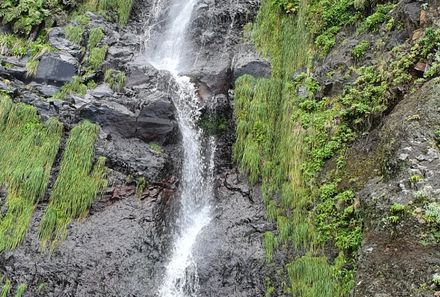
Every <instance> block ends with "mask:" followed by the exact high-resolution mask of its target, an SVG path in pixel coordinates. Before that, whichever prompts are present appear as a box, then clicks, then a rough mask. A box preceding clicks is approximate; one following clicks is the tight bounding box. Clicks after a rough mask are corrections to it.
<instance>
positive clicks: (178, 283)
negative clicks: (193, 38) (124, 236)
mask: <svg viewBox="0 0 440 297" xmlns="http://www.w3.org/2000/svg"><path fill="white" fill-rule="evenodd" d="M197 1H198V0H186V1H182V0H173V3H172V6H171V8H170V10H169V12H168V16H167V18H166V20H165V32H162V33H161V36H162V38H160V39H156V42H155V44H146V50H145V56H146V58H147V59H148V61H149V62H150V63H151V64H152V65H153V66H154V67H156V68H157V69H160V70H168V71H169V72H170V73H171V74H172V75H173V78H174V84H175V88H176V89H177V91H176V93H177V96H174V98H173V101H174V105H175V107H176V110H177V118H178V123H179V128H180V131H181V134H182V144H183V150H184V159H183V168H182V177H181V186H180V196H181V197H180V202H181V207H180V213H179V215H178V218H177V221H176V226H177V228H176V229H177V230H176V233H175V236H174V242H173V249H172V252H171V255H170V259H169V262H168V265H167V266H166V271H165V275H164V276H163V281H162V284H161V287H160V288H159V292H158V293H159V296H161V297H189V296H190V297H194V296H197V289H198V285H199V284H198V277H197V266H196V263H195V261H194V259H193V256H192V253H193V247H194V245H195V243H196V240H197V236H198V235H199V233H200V231H201V230H202V229H203V228H204V227H205V226H206V225H208V224H209V222H210V220H211V216H210V200H211V199H212V197H213V171H214V161H213V160H214V153H215V149H214V140H213V139H210V141H209V143H208V145H204V141H203V136H202V131H201V130H200V128H199V127H198V126H197V122H198V119H199V116H200V108H199V106H198V96H197V94H196V89H195V87H194V85H193V84H192V83H191V81H190V79H189V78H188V77H185V76H179V71H180V70H182V69H180V67H181V63H182V61H181V60H182V52H184V51H185V50H188V49H185V35H186V32H187V29H188V25H189V23H190V20H191V16H192V13H193V10H194V7H195V5H196V4H197ZM167 4H168V3H161V1H156V5H159V6H160V5H167ZM162 8H163V7H162ZM155 9H156V11H157V10H158V9H159V10H160V9H161V7H156V8H155ZM155 21H159V20H155ZM150 34H151V32H148V35H150ZM147 42H148V41H147Z"/></svg>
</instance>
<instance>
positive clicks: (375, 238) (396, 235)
mask: <svg viewBox="0 0 440 297" xmlns="http://www.w3.org/2000/svg"><path fill="white" fill-rule="evenodd" d="M439 92H440V82H439V80H438V79H435V80H433V81H430V82H428V83H427V84H426V85H425V86H424V87H423V88H422V89H421V90H419V91H418V92H416V93H415V94H413V95H409V96H407V97H406V98H404V99H403V100H402V101H401V102H400V103H399V104H398V105H397V106H396V108H395V109H394V111H393V112H392V113H391V114H390V115H389V116H388V117H387V118H386V120H385V122H384V124H383V125H382V127H381V128H379V129H378V131H376V132H373V133H372V135H371V136H370V140H369V142H372V143H374V142H375V141H378V142H379V145H378V146H377V147H376V148H375V149H374V152H372V153H370V154H371V155H374V154H379V155H380V154H385V155H384V157H383V158H384V159H383V162H382V163H383V168H382V169H381V171H380V172H381V173H378V175H379V174H383V175H385V178H383V177H382V178H379V177H378V176H372V177H371V178H370V179H369V180H368V182H367V183H366V185H365V186H364V187H363V189H362V190H360V191H359V196H360V198H361V201H362V208H363V211H364V212H365V213H366V214H367V216H366V219H365V235H364V242H363V245H362V248H361V251H360V258H359V262H358V269H357V281H356V283H357V285H356V288H355V294H354V296H355V297H367V296H368V297H370V296H381V295H380V294H382V295H384V296H385V295H387V296H432V295H433V292H432V291H431V290H430V289H429V288H427V289H426V290H422V289H421V288H423V286H424V284H429V283H430V282H431V278H432V277H431V276H432V274H433V273H435V272H437V271H438V269H440V256H439V255H440V248H439V246H438V245H437V244H433V243H428V244H423V239H424V238H426V237H428V238H429V233H430V232H431V228H430V227H429V226H427V225H426V223H425V222H424V221H423V219H422V218H421V212H423V209H424V207H425V204H426V203H429V201H436V202H440V191H439V190H438V189H439V188H440V182H439V181H440V170H439V168H440V152H439V148H438V145H437V144H435V143H436V136H435V131H436V129H437V128H438V127H440V114H439V112H438V106H439V105H440V99H439V97H438V94H439ZM414 115H417V119H416V120H412V119H413V118H415V117H414ZM375 138H376V139H375ZM371 158H374V157H371ZM414 176H416V177H417V178H415V177H414ZM421 195H423V197H425V198H424V199H422V200H421V201H420V199H419V198H420V196H421ZM418 197H419V198H418ZM425 200H426V201H425ZM394 203H398V204H402V205H405V206H406V207H408V208H409V209H408V213H407V214H401V215H400V217H401V218H400V221H398V222H397V223H396V224H394V225H393V224H390V223H389V222H388V221H387V218H388V217H389V216H391V215H392V214H390V211H389V209H390V207H391V205H393V204H394Z"/></svg>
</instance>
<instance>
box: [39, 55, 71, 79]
mask: <svg viewBox="0 0 440 297" xmlns="http://www.w3.org/2000/svg"><path fill="white" fill-rule="evenodd" d="M75 62H76V59H75V58H73V56H71V55H70V54H68V53H60V54H58V55H53V54H46V55H44V56H43V57H42V58H41V60H40V63H39V64H38V69H37V74H36V75H35V78H36V79H37V80H39V81H48V82H54V83H65V82H69V81H71V80H72V77H73V76H74V75H76V74H77V71H78V69H77V66H76V65H77V64H76V63H75Z"/></svg>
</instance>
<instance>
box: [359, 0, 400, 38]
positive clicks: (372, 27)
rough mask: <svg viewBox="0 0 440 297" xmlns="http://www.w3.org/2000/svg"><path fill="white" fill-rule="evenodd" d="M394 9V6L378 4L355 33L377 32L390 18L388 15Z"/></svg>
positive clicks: (391, 4)
mask: <svg viewBox="0 0 440 297" xmlns="http://www.w3.org/2000/svg"><path fill="white" fill-rule="evenodd" d="M395 7H396V4H393V3H386V4H379V5H377V7H376V10H375V11H374V13H373V14H372V15H370V16H368V17H367V18H366V19H365V20H364V21H363V22H362V24H361V25H360V26H359V28H358V30H357V32H358V33H363V32H366V31H373V32H374V31H377V30H378V29H379V25H381V24H383V23H385V22H386V21H388V20H389V19H390V18H391V17H390V16H389V13H390V12H391V11H392V10H393V9H394V8H395Z"/></svg>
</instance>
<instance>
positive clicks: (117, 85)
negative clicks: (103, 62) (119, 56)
mask: <svg viewBox="0 0 440 297" xmlns="http://www.w3.org/2000/svg"><path fill="white" fill-rule="evenodd" d="M125 79H126V77H125V73H124V72H122V71H118V70H115V69H113V68H109V69H107V70H106V71H105V73H104V81H105V82H106V83H107V84H108V85H109V86H110V88H111V89H112V90H113V91H116V92H121V91H122V90H123V89H124V86H125Z"/></svg>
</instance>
